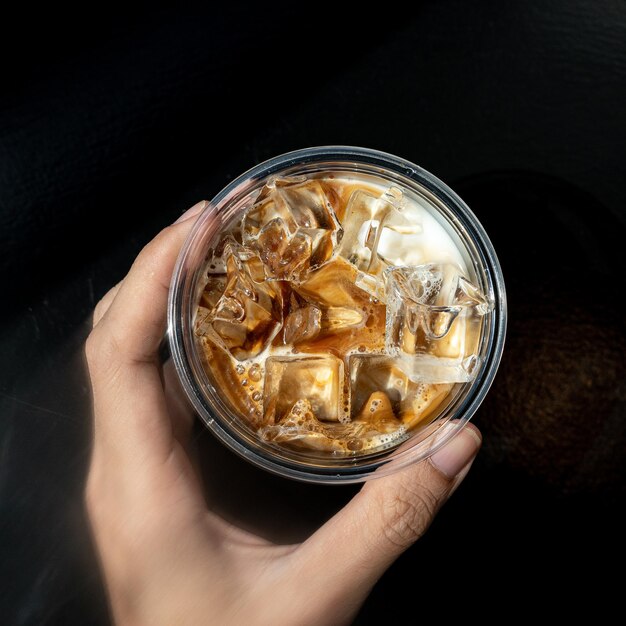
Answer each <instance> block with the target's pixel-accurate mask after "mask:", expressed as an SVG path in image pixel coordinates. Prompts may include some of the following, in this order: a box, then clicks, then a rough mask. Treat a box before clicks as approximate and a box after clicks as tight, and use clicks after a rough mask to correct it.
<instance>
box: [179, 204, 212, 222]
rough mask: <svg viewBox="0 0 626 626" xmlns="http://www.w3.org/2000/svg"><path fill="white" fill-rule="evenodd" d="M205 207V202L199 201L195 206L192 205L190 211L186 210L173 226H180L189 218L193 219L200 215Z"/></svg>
mask: <svg viewBox="0 0 626 626" xmlns="http://www.w3.org/2000/svg"><path fill="white" fill-rule="evenodd" d="M206 205H207V201H206V200H201V201H200V202H198V203H197V204H194V205H193V206H192V207H191V208H190V209H187V210H186V211H185V212H184V213H183V214H182V215H181V216H180V217H179V218H178V219H177V220H176V221H175V222H174V224H180V223H181V222H184V221H185V220H188V219H189V218H191V217H195V216H196V215H198V213H200V212H201V211H202V210H203V209H204V208H205V207H206Z"/></svg>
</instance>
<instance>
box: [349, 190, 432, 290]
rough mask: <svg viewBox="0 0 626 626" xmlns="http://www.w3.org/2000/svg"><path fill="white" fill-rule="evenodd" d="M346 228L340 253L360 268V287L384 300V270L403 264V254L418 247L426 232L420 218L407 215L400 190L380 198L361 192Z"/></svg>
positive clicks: (352, 205) (354, 198)
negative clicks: (422, 233)
mask: <svg viewBox="0 0 626 626" xmlns="http://www.w3.org/2000/svg"><path fill="white" fill-rule="evenodd" d="M343 226H344V229H345V230H344V237H343V239H342V241H341V245H340V246H339V249H338V254H339V255H341V256H342V257H343V258H344V259H346V260H348V261H349V262H350V263H352V264H353V265H354V266H355V267H356V268H357V270H358V274H357V279H356V284H357V285H358V286H359V287H360V288H361V289H364V290H365V291H367V292H368V293H369V294H371V295H372V296H373V297H375V298H377V299H378V300H382V301H384V300H385V289H384V285H383V279H382V273H383V270H384V269H385V268H386V267H388V266H389V265H390V264H403V262H402V256H403V254H405V253H406V251H407V250H413V249H414V248H415V246H416V244H417V241H416V240H415V236H416V235H419V234H420V233H421V232H422V226H421V222H420V219H419V216H418V215H417V214H410V215H409V213H407V209H406V208H405V206H404V199H403V194H402V191H400V190H399V189H398V188H396V187H390V188H389V189H387V191H385V192H384V193H382V194H381V195H379V196H376V195H374V194H373V193H370V192H367V191H363V190H359V191H355V192H354V193H353V194H352V196H351V197H350V200H349V201H348V206H347V207H346V213H345V217H344V220H343Z"/></svg>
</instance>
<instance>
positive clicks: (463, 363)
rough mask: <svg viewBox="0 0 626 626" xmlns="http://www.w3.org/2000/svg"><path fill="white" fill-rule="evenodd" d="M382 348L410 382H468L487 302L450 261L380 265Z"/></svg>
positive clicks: (488, 306) (471, 373)
mask: <svg viewBox="0 0 626 626" xmlns="http://www.w3.org/2000/svg"><path fill="white" fill-rule="evenodd" d="M385 284H386V295H387V325H386V331H385V348H386V351H387V353H388V354H390V355H392V356H397V357H402V358H401V360H400V361H399V363H402V368H403V370H404V371H405V373H406V374H407V375H408V376H409V377H410V378H411V380H413V381H415V382H424V383H462V382H469V381H470V380H472V379H473V377H474V375H475V373H476V365H477V361H478V356H477V353H478V342H479V340H480V334H481V328H482V323H483V317H484V315H485V314H486V313H487V312H488V311H489V310H490V309H491V307H492V304H491V303H490V302H489V300H488V299H487V298H486V297H485V296H484V295H483V294H482V293H481V292H480V290H479V289H478V287H476V286H475V285H473V284H472V283H471V282H470V281H469V280H468V279H467V278H466V277H465V276H464V275H463V273H462V271H461V270H460V268H459V267H458V266H456V265H454V264H452V263H429V264H426V265H419V266H415V267H392V268H388V269H387V270H385Z"/></svg>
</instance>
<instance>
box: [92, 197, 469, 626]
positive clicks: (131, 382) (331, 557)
mask: <svg viewBox="0 0 626 626" xmlns="http://www.w3.org/2000/svg"><path fill="white" fill-rule="evenodd" d="M203 208H204V203H200V204H198V205H196V206H195V207H192V208H191V209H190V210H189V211H188V212H187V213H186V214H185V215H183V216H182V218H181V219H180V220H179V221H178V222H176V223H175V224H173V225H172V226H170V227H168V228H166V229H165V230H164V231H162V232H161V233H160V234H159V235H158V236H157V237H156V238H155V239H154V240H153V241H152V242H150V243H149V244H148V245H147V246H146V247H145V248H144V250H143V251H142V252H141V254H140V255H139V256H138V257H137V259H136V261H135V263H134V264H133V266H132V268H131V270H130V272H129V273H128V275H127V276H126V278H125V279H124V280H123V281H122V282H121V283H120V284H119V285H118V286H116V287H114V288H113V289H112V290H111V291H110V292H109V293H108V294H107V295H106V296H105V297H104V298H103V299H102V301H101V302H100V303H99V304H98V306H97V307H96V311H95V313H94V328H93V331H92V333H91V335H90V336H89V338H88V340H87V345H86V353H87V362H88V366H89V372H90V377H91V382H92V387H93V402H94V415H95V427H94V445H93V456H92V461H91V467H90V470H89V476H88V480H87V488H86V498H87V508H88V513H89V517H90V520H91V524H92V528H93V532H94V537H95V542H96V545H97V548H98V551H99V554H100V558H101V563H102V568H103V571H104V577H105V581H106V584H107V588H108V593H109V599H110V603H111V608H112V612H113V616H114V619H115V620H116V622H118V623H120V624H137V625H142V624H146V625H150V626H155V625H156V626H158V625H159V624H165V625H168V626H170V625H172V624H176V625H180V624H219V625H220V626H225V625H229V624H245V625H246V626H254V625H256V624H263V625H265V624H272V625H277V626H280V625H282V624H285V625H292V624H298V625H306V624H315V625H318V624H333V625H336V624H345V623H348V622H349V621H350V619H351V618H352V617H353V616H354V614H355V613H356V611H357V610H358V608H359V607H360V605H361V604H362V603H363V601H364V600H365V598H366V597H367V594H368V593H369V591H370V590H371V588H372V586H373V585H374V583H375V582H376V581H377V580H378V578H379V577H380V576H381V575H382V574H383V572H384V571H385V569H386V568H387V567H388V566H389V565H390V564H391V563H392V562H393V561H394V560H395V559H396V558H397V557H398V556H399V555H400V554H401V553H402V552H403V551H404V550H406V549H407V548H408V547H409V546H410V545H411V544H412V543H413V542H414V541H415V540H416V539H418V538H419V537H420V536H421V535H422V534H423V533H424V531H425V530H426V529H427V527H428V525H429V524H430V523H431V521H432V519H433V517H434V516H435V514H436V512H437V510H438V509H439V508H440V506H441V505H442V504H443V503H444V502H445V501H446V499H447V498H448V497H449V496H450V494H451V493H452V492H453V491H454V489H455V488H456V487H457V486H458V484H459V483H460V482H461V481H462V480H463V478H464V476H465V474H466V473H467V472H468V470H469V467H470V465H471V463H472V461H473V459H474V457H475V455H476V453H477V451H478V448H479V447H480V434H479V433H478V431H477V430H476V429H475V428H474V427H473V426H469V427H467V428H466V429H464V430H463V431H462V432H461V433H460V434H459V435H458V436H457V437H456V438H454V439H453V440H452V441H451V442H449V443H448V444H447V445H446V446H445V447H444V448H442V449H441V450H439V451H438V452H437V453H436V454H435V455H434V456H432V457H431V458H430V459H429V460H426V461H423V462H421V463H419V464H416V465H413V466H411V467H409V468H406V469H404V470H401V471H399V472H397V473H395V474H393V475H390V476H387V477H383V478H379V479H376V480H371V481H369V482H368V483H367V484H365V486H364V487H363V488H362V489H361V491H360V492H359V493H358V494H357V495H356V496H355V497H354V498H353V499H352V500H351V501H350V502H349V503H348V504H347V505H346V506H345V507H344V508H343V509H342V510H341V511H339V512H338V513H337V514H336V515H335V516H334V517H333V518H332V519H330V520H329V521H328V522H326V523H325V524H324V525H323V526H322V527H321V528H320V529H319V530H317V532H315V533H314V534H313V535H312V536H311V537H309V538H308V539H307V540H306V541H304V542H303V543H301V544H298V545H275V544H273V543H271V542H268V541H266V540H264V539H261V538H259V537H256V536H254V535H252V534H250V533H247V532H245V531H243V530H241V529H238V528H236V527H235V526H233V525H231V524H229V523H227V522H226V521H225V520H223V519H221V518H220V517H218V516H217V515H215V514H214V513H212V512H211V511H210V510H208V509H207V505H206V504H205V501H204V497H203V491H202V486H201V483H200V477H199V476H198V475H197V473H196V472H195V471H194V467H193V464H192V461H191V458H190V455H189V454H188V446H189V439H190V424H189V422H185V421H184V420H181V419H180V418H179V417H177V416H179V412H178V411H177V410H176V408H175V407H174V406H173V405H172V403H171V401H170V400H168V394H166V393H165V390H164V382H163V378H162V370H161V367H160V364H159V360H158V356H157V350H158V346H159V343H160V341H161V339H162V337H163V334H164V332H165V323H166V322H165V318H166V307H167V294H168V288H169V283H170V278H171V275H172V271H173V267H174V263H175V260H176V256H177V254H178V251H179V249H180V247H181V245H182V243H183V241H184V239H185V237H186V235H187V233H188V232H189V230H190V228H191V226H192V224H193V222H194V221H195V220H194V218H195V217H196V216H197V215H198V213H199V212H200V211H201V210H202V209H203ZM329 489H332V487H329Z"/></svg>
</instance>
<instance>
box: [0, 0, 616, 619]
mask: <svg viewBox="0 0 626 626" xmlns="http://www.w3.org/2000/svg"><path fill="white" fill-rule="evenodd" d="M298 13H299V9H298V8H297V7H288V6H286V7H285V8H283V9H281V10H278V9H275V10H274V11H272V12H270V11H269V10H268V9H267V8H265V9H264V11H263V12H261V11H260V10H259V9H257V10H255V11H253V12H250V11H249V10H248V11H246V12H244V11H242V10H238V9H236V8H234V7H233V8H231V9H215V8H214V7H211V6H209V3H202V4H201V3H198V4H197V5H196V6H192V8H191V9H189V10H188V12H186V13H180V12H177V11H174V10H173V9H171V8H168V7H166V6H165V4H163V5H161V4H159V3H157V4H153V5H152V6H151V8H150V10H149V11H148V10H144V9H142V8H138V7H137V8H133V9H128V8H126V9H125V10H124V11H123V12H122V11H120V12H116V11H114V10H113V9H112V8H111V7H107V9H106V10H105V9H100V10H98V9H97V8H94V7H93V6H92V7H89V10H88V9H87V8H85V9H84V10H83V11H82V12H81V13H79V14H78V15H76V14H75V15H74V17H75V18H76V19H78V20H79V22H80V23H81V24H82V27H79V28H73V27H70V26H69V25H68V24H67V23H66V21H65V20H64V17H63V15H61V14H59V10H58V8H57V7H52V8H49V9H47V13H46V14H44V15H41V14H37V15H38V16H39V17H38V19H35V14H34V13H29V14H22V15H16V16H14V17H7V19H5V20H3V21H2V25H1V27H0V28H1V29H2V31H3V32H2V37H1V44H0V45H1V46H2V48H1V50H0V51H1V52H2V59H3V61H2V63H3V66H4V67H3V74H2V75H3V82H2V90H1V91H0V249H2V255H1V256H0V277H1V278H2V308H1V312H0V319H2V321H3V324H2V328H1V331H0V415H1V422H0V435H1V439H0V498H1V499H0V506H1V519H0V541H1V542H2V545H1V546H0V580H2V593H1V595H0V616H1V620H2V623H7V624H68V625H72V624H81V625H82V624H106V623H108V615H107V612H106V606H105V601H104V596H103V593H102V590H101V583H100V580H99V576H98V573H97V568H96V563H95V559H94V556H93V553H92V549H91V547H90V540H89V536H88V532H87V530H86V524H85V522H84V515H83V511H82V503H81V491H82V485H83V481H84V474H85V470H86V464H87V460H88V454H89V439H90V423H89V420H90V415H89V392H88V383H87V380H86V378H85V374H84V371H83V365H82V355H81V351H80V346H81V344H82V341H83V339H84V336H85V334H86V332H87V324H86V319H87V317H88V315H89V312H90V310H91V309H92V307H93V305H94V304H95V302H96V301H97V299H98V298H99V297H101V295H102V294H103V293H104V292H105V291H106V290H107V289H108V287H110V286H111V285H112V284H114V283H115V282H117V281H118V280H119V279H120V278H121V277H122V276H123V274H124V272H125V271H126V269H127V268H128V266H129V265H130V263H131V261H132V259H133V258H134V256H135V255H136V253H137V252H138V251H139V249H140V248H141V246H142V245H143V243H145V242H146V241H147V240H148V239H150V237H151V236H152V235H153V234H154V233H156V232H157V231H158V229H159V228H160V227H161V226H163V225H165V224H166V223H167V222H169V221H171V220H172V219H173V218H174V217H175V216H176V215H177V214H178V213H179V212H180V211H182V210H183V209H184V208H185V207H186V206H188V205H190V204H192V203H193V202H194V201H196V200H197V199H199V198H202V197H211V196H212V195H214V194H215V193H216V192H217V191H219V189H220V188H221V187H222V186H223V185H224V184H225V183H226V182H228V180H230V179H231V178H232V177H234V176H236V175H237V174H239V173H240V172H241V171H243V170H244V169H246V168H247V167H249V166H251V165H253V164H255V163H257V162H258V161H260V160H263V159H264V158H266V157H270V156H273V155H275V154H278V153H281V152H285V151H287V150H289V149H294V148H300V147H304V146H308V145H320V144H325V143H343V144H355V145H365V146H368V147H373V148H379V149H383V150H386V151H389V152H392V153H395V154H398V155H400V156H403V157H405V158H408V159H410V160H412V161H414V162H416V163H418V164H420V165H422V166H423V167H425V168H427V169H429V170H430V171H432V172H433V173H435V174H436V175H437V176H439V177H441V178H442V179H444V180H445V181H447V182H449V183H451V184H452V186H453V187H454V188H455V189H456V190H457V191H459V192H460V193H461V195H462V196H463V197H464V198H466V199H467V200H468V202H469V204H470V206H471V207H472V208H473V209H474V211H475V212H476V213H477V215H478V217H479V219H480V220H481V221H483V223H484V225H485V226H486V228H487V230H488V232H489V234H490V235H491V237H492V239H493V241H494V244H495V246H496V249H497V250H498V252H499V254H500V257H501V261H502V265H503V269H504V272H505V278H506V281H507V287H508V291H509V299H510V332H509V335H508V343H507V347H506V352H505V357H504V360H503V364H502V367H501V371H500V373H499V375H498V377H497V379H496V383H495V385H494V388H493V390H492V392H491V393H490V395H489V396H488V398H487V400H486V402H485V404H484V405H483V407H482V408H481V410H480V411H479V413H478V414H477V416H476V421H477V423H478V424H479V425H480V427H481V429H482V430H483V432H484V435H485V446H484V450H483V452H482V453H481V455H480V457H479V459H478V460H477V462H476V465H475V470H474V471H473V472H472V474H471V475H470V477H469V479H468V481H467V483H466V484H465V485H464V486H463V488H462V489H461V490H459V492H458V493H457V494H456V495H455V497H454V499H453V500H452V501H451V502H450V503H449V504H448V505H447V506H446V508H445V509H444V511H443V512H442V514H441V515H440V517H439V519H438V521H437V523H436V524H435V525H434V527H433V528H432V529H431V530H430V531H429V533H428V535H427V536H426V537H425V538H424V540H422V541H420V542H419V544H418V545H416V546H415V547H414V548H413V549H411V550H410V551H409V552H408V553H407V554H406V555H405V556H403V557H402V558H401V559H400V561H399V562H398V563H397V564H396V565H394V566H393V567H392V568H391V569H390V571H389V572H388V573H387V574H386V575H385V577H384V578H383V579H382V580H381V582H380V583H379V585H378V586H377V587H376V588H375V590H374V591H373V593H372V595H371V597H370V599H369V600H368V602H367V604H366V606H365V607H364V609H363V611H362V612H361V614H360V616H359V618H358V620H357V622H358V623H359V624H369V623H374V621H375V620H377V618H378V617H380V616H381V615H386V616H387V618H388V619H396V620H397V622H398V623H417V622H421V621H422V620H423V619H424V618H425V617H429V616H437V617H438V618H439V619H441V618H442V617H458V618H459V619H460V618H462V616H463V615H464V614H468V613H469V614H471V615H472V616H484V617H492V618H497V619H500V620H502V621H506V616H502V615H500V616H498V615H496V614H495V612H494V608H493V607H494V606H495V605H494V603H493V602H492V600H493V599H494V598H495V599H498V600H499V601H502V600H505V601H506V602H505V603H506V604H507V605H508V606H509V607H510V610H511V611H512V612H514V613H515V615H519V614H521V612H522V611H524V610H525V611H527V612H528V613H529V614H531V615H533V614H536V612H537V610H538V609H537V607H539V606H540V605H541V602H544V601H546V602H547V606H548V608H549V609H550V610H551V611H552V612H554V614H555V615H558V616H561V617H563V616H564V615H565V614H567V613H570V612H573V614H575V615H581V614H582V613H581V612H582V611H584V610H589V611H592V610H593V611H594V612H595V613H594V615H595V617H596V619H597V620H600V613H601V612H602V611H603V610H605V609H608V608H610V606H611V593H610V586H611V581H610V580H609V579H608V574H606V573H605V568H604V566H603V564H604V562H605V560H606V559H607V558H608V559H609V560H610V559H611V558H614V557H612V556H611V555H615V558H617V548H618V547H619V545H620V534H619V531H620V529H621V527H623V521H624V520H623V519H622V518H620V516H619V514H618V505H619V504H621V503H622V501H623V496H624V477H625V467H624V453H623V451H624V446H625V444H626V435H625V433H624V429H625V426H624V417H625V415H626V410H625V403H626V388H625V382H624V381H625V380H626V376H625V374H626V372H625V371H624V370H625V363H624V361H625V360H624V357H623V355H624V351H625V348H626V345H625V344H626V339H625V335H624V315H623V312H622V310H621V309H620V308H619V303H620V302H621V299H623V298H621V292H622V291H623V288H624V279H623V276H624V271H625V269H626V267H625V265H626V264H625V262H624V249H625V246H624V243H623V241H624V239H625V235H626V210H625V209H624V205H625V202H626V159H625V157H626V149H625V147H624V146H626V115H625V113H624V105H625V103H626V5H625V4H624V3H622V2H617V1H614V2H609V1H606V0H601V1H597V2H582V1H565V0H548V1H545V0H543V1H541V2H540V1H539V0H537V1H535V0H526V1H523V0H519V1H518V0H514V1H511V2H497V1H478V2H461V1H458V2H453V1H447V0H445V1H439V2H419V3H416V6H415V8H414V9H412V10H411V11H410V12H409V13H406V12H404V13H396V12H394V11H393V10H392V9H391V7H386V8H385V10H384V11H382V12H381V14H380V15H376V16H375V17H368V16H364V15H362V16H358V17H357V16H355V14H352V15H351V16H350V20H345V19H343V18H341V17H340V16H339V15H337V14H336V12H333V13H332V14H331V13H329V12H328V11H326V10H322V9H319V10H316V11H312V12H311V14H310V16H309V19H308V22H307V25H306V26H302V25H299V24H297V23H296V19H295V18H296V16H297V15H298ZM18 59H19V61H20V63H17V62H16V61H17V60H18ZM235 103H236V104H237V106H235ZM242 103H243V109H244V110H246V111H247V113H246V115H245V116H243V117H242V116H241V115H240V114H239V110H240V109H241V108H242ZM201 440H202V441H203V442H204V443H206V444H207V446H209V447H211V446H212V447H213V449H214V450H213V453H212V455H207V459H209V460H211V462H213V463H215V462H220V464H224V465H226V466H227V467H231V468H232V472H230V473H229V474H228V476H229V477H228V488H227V489H225V488H221V489H220V488H219V487H218V486H214V487H213V489H214V490H215V492H216V494H218V495H219V494H232V493H237V494H238V497H237V498H232V496H230V497H227V496H225V495H222V497H221V501H220V499H219V498H218V501H219V506H220V507H221V508H222V509H223V510H224V512H225V513H226V514H229V515H232V516H242V515H243V516H245V515H246V513H247V514H248V518H249V519H248V520H247V522H246V523H247V524H250V525H252V524H257V525H264V524H266V523H271V522H272V518H271V517H269V518H268V519H263V517H261V516H259V515H257V516H254V515H253V516H250V514H249V511H250V508H251V507H249V506H247V503H248V498H252V497H253V493H254V494H256V497H257V498H258V497H259V494H261V495H262V497H263V498H265V499H266V500H269V501H270V503H271V504H270V505H267V506H265V507H262V510H265V511H281V514H282V515H283V516H284V518H285V519H290V520H291V521H290V524H292V525H293V528H294V536H298V534H299V533H302V532H304V530H305V529H306V528H308V527H311V526H314V525H315V524H316V523H319V521H320V520H321V519H323V518H324V517H325V516H326V515H328V513H329V511H330V510H332V509H333V508H336V507H337V506H339V504H340V503H341V501H342V500H344V499H345V498H346V497H348V496H349V495H350V493H351V490H350V489H345V490H332V495H331V494H330V493H329V491H328V490H327V489H326V488H324V489H321V488H317V489H315V488H312V487H303V486H300V485H296V484H295V483H285V482H283V481H281V480H278V479H275V478H272V477H269V476H266V475H264V474H262V473H259V472H257V471H256V470H253V469H251V468H249V467H247V466H243V465H242V464H241V462H240V461H239V460H237V459H233V458H232V457H231V456H230V455H229V454H228V453H227V452H226V451H223V450H222V449H221V448H217V449H215V444H213V443H212V442H211V440H210V437H209V436H208V434H202V435H201ZM251 485H254V488H253V489H251ZM272 507H274V508H272ZM254 510H256V511H258V510H259V508H257V507H256V506H255V507H254ZM274 519H275V517H274ZM607 555H608V556H607ZM479 566H480V570H479V571H480V572H481V573H483V574H484V577H478V576H476V575H475V574H474V573H473V569H474V568H478V567H479ZM527 571H531V572H532V577H531V579H529V578H528V577H527V576H526V574H525V572H527ZM558 589H567V590H568V592H567V595H566V596H561V595H560V592H559V591H558ZM452 600H453V601H452ZM600 621H601V620H600Z"/></svg>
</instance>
